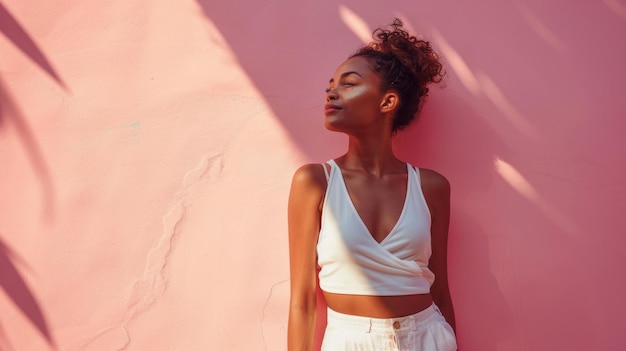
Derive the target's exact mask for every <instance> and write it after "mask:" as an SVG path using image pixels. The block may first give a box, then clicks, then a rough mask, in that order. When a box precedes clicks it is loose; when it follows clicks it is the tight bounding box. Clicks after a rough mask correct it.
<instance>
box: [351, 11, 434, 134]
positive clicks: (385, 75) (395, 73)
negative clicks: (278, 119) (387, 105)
mask: <svg viewBox="0 0 626 351" xmlns="http://www.w3.org/2000/svg"><path fill="white" fill-rule="evenodd" d="M391 27H392V30H386V29H382V28H378V29H376V30H374V32H373V33H372V37H373V38H374V41H373V42H371V43H370V44H368V45H366V46H364V47H362V48H360V49H359V50H358V51H357V52H356V53H355V54H354V55H352V56H350V58H352V57H356V56H362V57H365V58H367V59H369V60H370V62H371V63H372V64H373V66H374V67H373V68H374V70H375V71H376V72H378V73H379V74H380V75H381V78H382V83H381V87H380V88H381V89H382V91H387V90H389V89H392V90H395V91H396V92H397V93H398V95H399V97H400V103H399V107H398V111H397V113H396V115H395V116H394V120H393V125H392V132H393V133H394V134H395V133H396V132H398V131H400V130H402V129H404V128H406V127H407V126H408V125H409V123H411V121H413V120H414V119H415V116H416V114H417V112H418V111H419V110H420V108H421V107H422V105H423V102H424V98H425V97H426V96H427V95H428V85H430V84H431V83H439V82H440V81H441V80H442V79H443V76H444V75H445V72H444V71H443V66H442V64H441V62H439V56H438V55H437V53H435V51H433V49H432V47H431V46H430V43H429V42H428V41H424V40H420V39H417V38H416V37H414V36H412V35H410V34H409V33H408V32H407V31H405V30H404V29H402V21H400V20H399V19H397V18H396V19H394V21H393V23H391Z"/></svg>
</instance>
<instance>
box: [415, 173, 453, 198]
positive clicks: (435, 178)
mask: <svg viewBox="0 0 626 351" xmlns="http://www.w3.org/2000/svg"><path fill="white" fill-rule="evenodd" d="M418 171H419V175H420V183H421V186H422V191H423V192H424V195H425V196H426V198H427V200H428V199H430V200H436V199H440V200H445V199H448V198H449V197H450V182H449V181H448V179H447V178H446V177H445V176H444V175H443V174H441V173H439V172H437V171H435V170H432V169H428V168H418Z"/></svg>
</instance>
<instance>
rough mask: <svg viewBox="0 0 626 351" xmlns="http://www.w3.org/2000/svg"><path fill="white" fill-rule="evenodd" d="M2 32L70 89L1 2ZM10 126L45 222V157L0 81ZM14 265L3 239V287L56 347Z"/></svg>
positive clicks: (49, 187)
mask: <svg viewBox="0 0 626 351" xmlns="http://www.w3.org/2000/svg"><path fill="white" fill-rule="evenodd" d="M0 33H2V34H3V35H4V36H6V37H7V38H8V39H9V41H11V42H12V43H13V44H14V45H15V46H16V47H17V48H18V49H20V50H21V51H22V52H23V53H24V54H25V55H26V56H27V57H28V58H30V59H31V60H32V61H33V62H34V63H35V64H36V65H37V66H39V67H40V68H41V69H42V70H43V71H44V72H46V73H47V74H48V75H49V76H50V77H51V78H52V79H53V80H54V81H55V82H56V83H57V84H59V85H60V86H61V87H62V88H63V89H64V90H66V91H67V90H68V89H67V86H66V85H65V83H64V82H63V80H62V79H61V77H60V75H59V74H58V73H57V72H56V70H55V69H54V67H53V66H52V64H51V63H50V61H49V60H48V59H47V58H46V56H45V55H44V53H43V52H42V51H41V50H40V49H39V48H38V46H37V44H36V43H35V42H34V40H33V39H32V38H31V37H30V36H29V35H28V33H27V32H26V30H25V29H24V28H23V27H22V26H21V25H20V24H19V22H18V21H17V20H16V19H15V18H14V17H13V16H12V15H11V14H10V13H9V11H8V10H7V9H6V7H5V6H4V5H3V4H2V3H0ZM9 125H10V126H11V127H13V130H15V132H16V134H17V136H18V139H19V141H20V142H21V144H22V146H23V148H24V151H25V154H26V157H27V158H28V159H29V161H30V164H31V166H32V168H33V170H34V172H35V173H36V175H37V177H38V179H39V181H40V184H41V188H42V194H43V195H42V197H43V210H42V215H43V217H44V219H48V220H49V219H51V217H52V216H53V213H54V202H55V200H54V198H55V196H54V193H55V192H54V186H53V181H52V177H51V174H50V170H49V167H48V165H47V163H46V160H45V158H44V157H43V153H42V151H41V148H40V146H39V144H38V142H37V140H36V139H35V137H34V136H33V132H32V130H31V128H30V126H29V125H28V123H27V122H26V119H25V118H24V116H23V115H22V113H21V112H20V110H19V108H18V106H17V105H16V104H15V102H14V101H13V99H12V98H11V96H10V94H9V93H8V90H7V89H6V87H5V86H4V84H3V82H2V80H1V79H0V129H2V128H8V127H9ZM14 262H19V263H21V264H25V262H24V260H22V259H21V258H19V257H18V256H17V255H16V254H15V252H13V251H12V250H11V249H10V248H9V247H8V246H7V245H6V244H5V243H4V241H2V238H0V287H1V288H2V290H4V292H5V293H6V295H7V296H8V297H9V299H10V300H11V301H13V303H14V304H15V305H16V306H17V307H18V309H19V310H20V311H21V312H22V313H23V314H24V315H25V316H26V317H27V319H28V320H29V321H30V322H31V323H32V324H33V326H34V327H35V328H36V329H37V331H38V332H39V333H40V334H41V335H42V336H43V337H44V338H45V340H46V342H47V343H48V344H49V345H50V346H51V347H53V348H54V345H55V343H54V339H53V337H52V334H51V332H50V329H49V327H48V324H47V322H46V319H45V317H44V315H43V312H42V310H41V307H40V306H39V303H38V302H37V300H36V298H35V296H34V294H33V293H32V291H31V290H30V289H29V288H28V285H27V284H26V282H25V280H24V279H23V278H22V276H21V275H20V273H19V271H18V269H17V267H16V266H15V264H14ZM0 341H2V342H3V343H4V344H5V345H6V344H8V343H9V339H8V336H7V335H5V334H4V331H3V328H2V324H1V321H0ZM9 347H10V346H9Z"/></svg>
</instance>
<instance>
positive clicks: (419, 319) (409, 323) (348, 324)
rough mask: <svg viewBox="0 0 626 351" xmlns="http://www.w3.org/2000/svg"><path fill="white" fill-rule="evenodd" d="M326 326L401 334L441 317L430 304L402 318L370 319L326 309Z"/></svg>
mask: <svg viewBox="0 0 626 351" xmlns="http://www.w3.org/2000/svg"><path fill="white" fill-rule="evenodd" d="M327 313H328V326H334V327H339V328H342V329H344V330H355V331H361V332H365V333H376V332H395V333H397V332H402V331H408V330H414V329H417V328H419V327H420V326H421V325H423V324H425V323H426V322H428V320H429V319H430V318H431V317H432V316H433V315H435V316H436V315H438V316H441V312H440V311H439V308H438V307H437V306H436V305H435V304H432V305H430V306H429V307H427V308H425V309H424V310H422V311H419V312H417V313H415V314H411V315H408V316H404V317H396V318H370V317H363V316H354V315H350V314H344V313H339V312H336V311H333V310H331V309H330V308H328V312H327Z"/></svg>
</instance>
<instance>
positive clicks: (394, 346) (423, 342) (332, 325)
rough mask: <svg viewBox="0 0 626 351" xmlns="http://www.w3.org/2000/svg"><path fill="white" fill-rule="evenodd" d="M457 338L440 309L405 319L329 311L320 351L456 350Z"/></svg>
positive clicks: (433, 309)
mask: <svg viewBox="0 0 626 351" xmlns="http://www.w3.org/2000/svg"><path fill="white" fill-rule="evenodd" d="M456 349H457V345H456V337H455V336H454V331H453V330H452V327H451V326H450V324H448V322H446V320H445V319H444V318H443V316H442V314H441V312H440V311H439V308H437V306H436V305H434V304H433V305H432V306H430V307H428V308H427V309H425V310H423V311H420V312H418V313H415V314H412V315H410V316H406V317H399V318H369V317H361V316H352V315H348V314H343V313H338V312H335V311H333V310H331V309H328V323H327V326H326V332H325V334H324V340H323V341H322V351H455V350H456Z"/></svg>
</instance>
